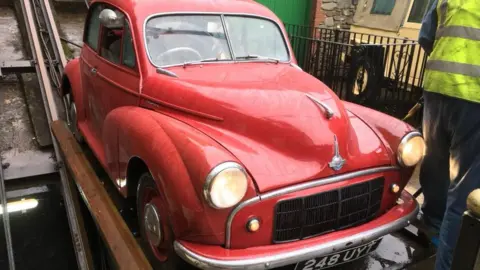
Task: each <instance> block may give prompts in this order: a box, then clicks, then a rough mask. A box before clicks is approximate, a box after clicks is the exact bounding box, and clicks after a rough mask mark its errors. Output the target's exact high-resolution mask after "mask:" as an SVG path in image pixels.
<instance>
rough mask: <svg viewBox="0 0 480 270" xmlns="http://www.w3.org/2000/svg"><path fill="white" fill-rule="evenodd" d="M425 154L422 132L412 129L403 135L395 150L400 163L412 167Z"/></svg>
mask: <svg viewBox="0 0 480 270" xmlns="http://www.w3.org/2000/svg"><path fill="white" fill-rule="evenodd" d="M424 154H425V141H424V140H423V137H422V134H420V133H419V132H418V131H413V132H410V133H408V134H407V135H405V136H404V137H403V139H402V141H401V142H400V145H399V146H398V150H397V158H398V162H399V163H400V165H402V166H405V167H412V166H415V165H417V164H418V163H419V162H420V161H421V160H422V158H423V156H424Z"/></svg>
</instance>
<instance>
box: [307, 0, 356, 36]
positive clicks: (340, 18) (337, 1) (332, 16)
mask: <svg viewBox="0 0 480 270" xmlns="http://www.w3.org/2000/svg"><path fill="white" fill-rule="evenodd" d="M356 3H357V1H356V0H322V1H321V4H320V9H318V3H317V11H316V12H317V13H318V12H322V13H323V14H324V17H325V19H324V20H323V21H322V22H320V23H319V24H316V25H315V26H324V27H329V28H337V29H350V26H351V25H352V23H353V15H354V14H355V10H356ZM315 23H316V22H315Z"/></svg>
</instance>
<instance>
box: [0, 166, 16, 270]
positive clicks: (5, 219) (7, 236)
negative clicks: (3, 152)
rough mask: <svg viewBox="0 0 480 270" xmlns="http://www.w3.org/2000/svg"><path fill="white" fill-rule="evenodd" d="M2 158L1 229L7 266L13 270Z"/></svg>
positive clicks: (0, 169) (0, 176)
mask: <svg viewBox="0 0 480 270" xmlns="http://www.w3.org/2000/svg"><path fill="white" fill-rule="evenodd" d="M1 161H2V159H1V157H0V201H1V207H2V212H3V213H1V214H2V217H3V229H4V231H5V242H6V245H7V246H6V248H7V255H8V267H9V270H15V259H14V255H13V244H12V233H11V231H10V217H9V214H8V207H7V192H6V190H5V181H4V178H3V165H2V162H1Z"/></svg>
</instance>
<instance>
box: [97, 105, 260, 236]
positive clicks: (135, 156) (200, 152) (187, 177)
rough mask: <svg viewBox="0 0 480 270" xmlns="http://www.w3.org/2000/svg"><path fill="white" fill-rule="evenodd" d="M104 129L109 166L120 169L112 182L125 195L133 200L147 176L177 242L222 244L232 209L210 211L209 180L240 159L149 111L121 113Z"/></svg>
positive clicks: (111, 115) (110, 117) (137, 109)
mask: <svg viewBox="0 0 480 270" xmlns="http://www.w3.org/2000/svg"><path fill="white" fill-rule="evenodd" d="M104 123H105V124H104V129H103V132H104V133H103V135H102V136H103V138H104V142H105V152H106V159H107V164H111V165H112V167H115V166H118V171H117V172H116V173H112V174H111V177H112V178H117V180H122V179H125V180H126V184H125V186H123V187H121V188H120V190H121V193H122V194H123V195H124V196H127V197H130V198H131V196H134V195H136V193H137V190H136V189H137V187H138V184H139V183H138V181H139V178H140V176H141V175H142V174H143V173H144V172H147V171H148V172H150V173H151V174H152V177H153V179H154V181H155V183H156V185H157V187H158V189H159V192H160V193H162V195H161V196H162V197H163V198H165V201H164V203H165V204H166V205H167V207H168V209H169V210H168V212H169V215H170V217H171V221H172V224H173V225H174V233H175V235H176V236H178V237H180V238H182V239H188V240H190V241H197V242H203V243H208V244H221V243H223V241H224V238H225V237H224V232H225V226H224V223H225V220H226V218H227V217H228V214H229V212H230V210H231V209H222V210H218V209H213V208H212V207H210V206H209V205H208V202H206V200H205V199H204V196H203V188H204V180H205V177H206V176H207V175H208V173H209V172H210V171H211V169H212V168H213V167H214V166H216V165H218V164H220V163H222V162H225V161H237V160H236V159H235V157H233V156H232V155H231V154H230V153H229V152H228V151H225V150H224V149H223V147H221V146H220V145H218V143H216V142H215V141H214V140H212V139H211V138H210V137H208V136H206V135H205V134H203V133H201V132H200V131H198V130H196V129H195V128H193V127H191V126H189V125H187V124H185V123H183V122H182V121H179V120H177V119H175V118H172V117H171V116H168V115H165V114H161V113H158V112H155V111H152V110H148V109H145V108H141V107H133V106H132V107H119V108H117V109H114V110H113V111H111V112H110V113H109V114H108V115H107V117H106V119H105V122H104ZM237 162H238V161H237ZM116 164H118V165H116ZM252 185H253V184H252ZM250 192H251V193H249V194H248V196H251V195H252V194H253V193H254V187H253V186H252V187H251V191H250ZM201 220H203V221H204V222H199V221H201Z"/></svg>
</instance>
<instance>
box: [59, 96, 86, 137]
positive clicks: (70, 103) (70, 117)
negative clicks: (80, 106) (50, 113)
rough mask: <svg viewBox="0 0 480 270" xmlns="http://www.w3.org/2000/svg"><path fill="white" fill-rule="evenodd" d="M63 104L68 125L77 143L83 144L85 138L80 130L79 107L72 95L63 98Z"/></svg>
mask: <svg viewBox="0 0 480 270" xmlns="http://www.w3.org/2000/svg"><path fill="white" fill-rule="evenodd" d="M63 102H64V105H65V110H66V114H67V125H68V127H69V129H70V131H71V132H72V134H73V136H74V137H75V139H76V140H77V142H78V143H83V142H84V138H83V136H82V134H81V133H80V130H79V129H78V118H77V106H76V105H75V101H74V100H73V96H72V94H70V93H68V94H66V95H65V96H64V97H63Z"/></svg>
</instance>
